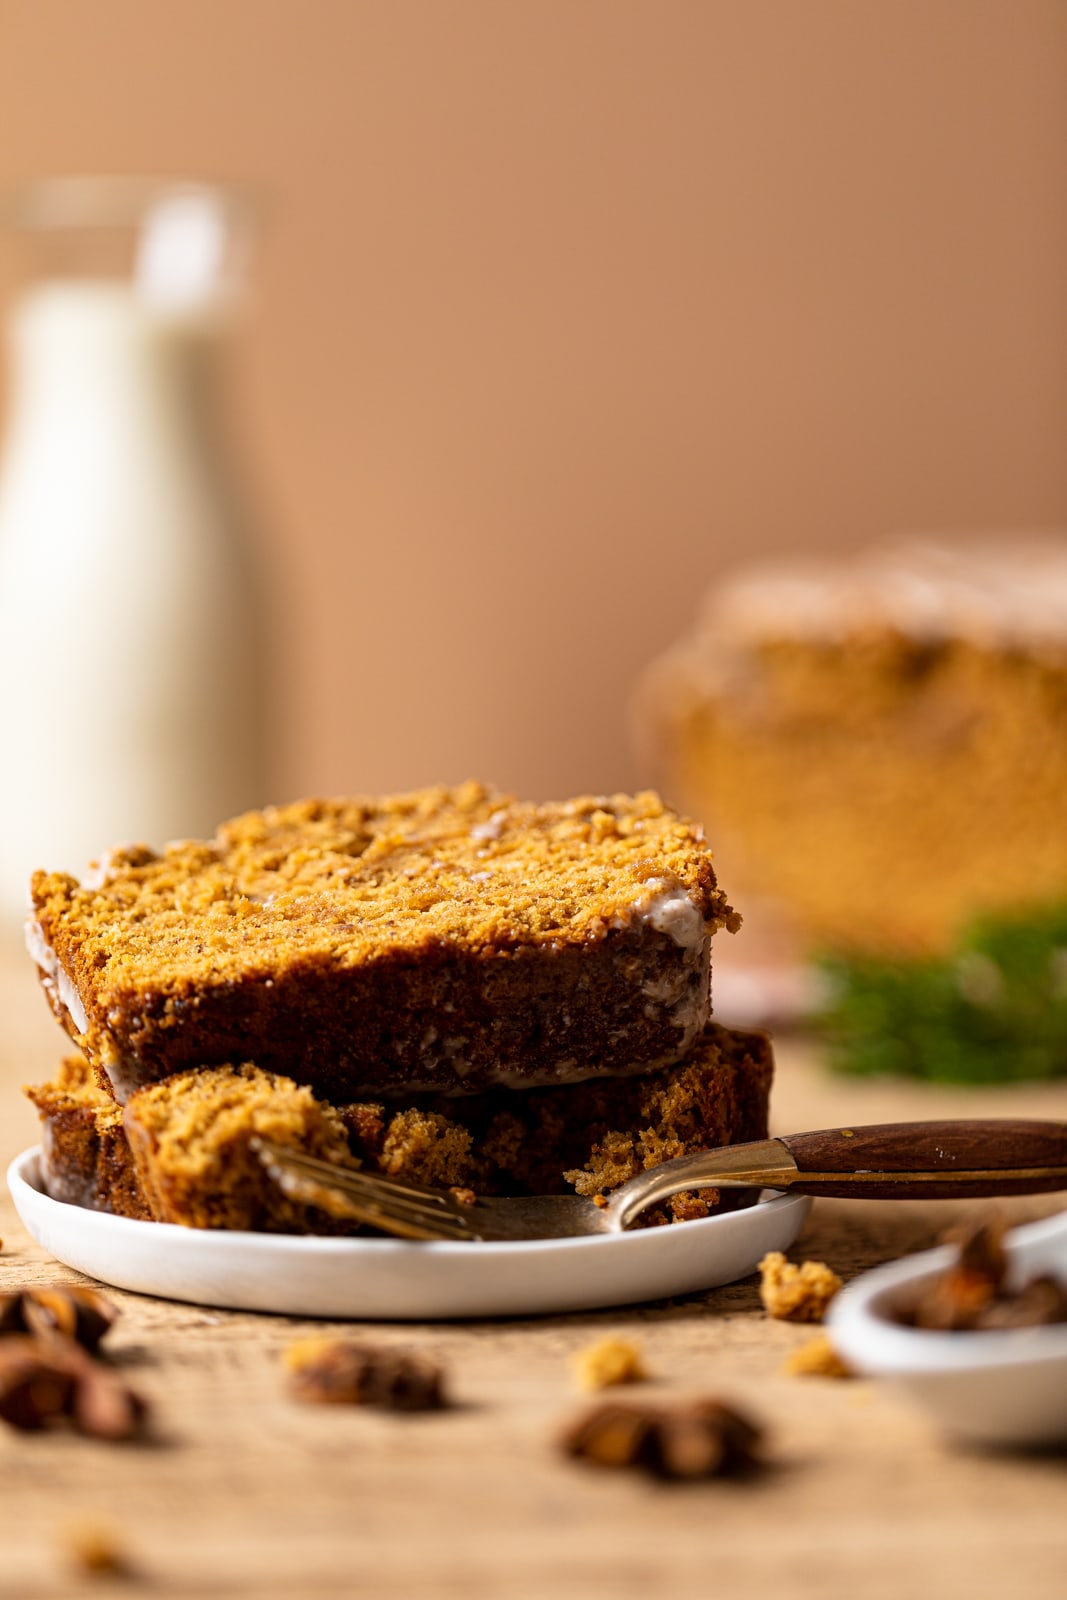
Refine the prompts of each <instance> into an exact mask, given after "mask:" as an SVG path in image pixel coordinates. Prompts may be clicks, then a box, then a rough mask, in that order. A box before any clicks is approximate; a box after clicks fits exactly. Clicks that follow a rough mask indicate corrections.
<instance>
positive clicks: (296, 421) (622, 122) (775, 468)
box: [0, 0, 1067, 797]
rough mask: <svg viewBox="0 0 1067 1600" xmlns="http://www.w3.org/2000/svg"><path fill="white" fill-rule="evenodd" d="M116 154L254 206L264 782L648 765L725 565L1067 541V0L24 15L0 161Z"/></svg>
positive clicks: (132, 6)
mask: <svg viewBox="0 0 1067 1600" xmlns="http://www.w3.org/2000/svg"><path fill="white" fill-rule="evenodd" d="M116 170H117V171H131V170H132V171H140V172H160V173H174V174H183V175H204V176H216V177H230V178H240V179H244V180H250V181H251V182H252V183H253V184H255V185H257V186H258V187H259V188H260V189H261V190H262V191H263V192H264V194H265V195H266V196H267V199H268V202H269V213H270V223H269V229H268V232H267V235H266V237H265V239H264V241H263V247H262V255H261V260H260V265H259V274H258V304H257V308H256V314H255V317H254V320H253V321H252V323H251V325H250V326H249V327H248V329H247V331H246V333H245V334H244V336H243V338H242V340H241V342H240V345H239V347H238V348H237V349H236V350H235V353H234V356H235V359H234V366H233V373H232V380H233V381H232V402H233V410H234V426H235V429H236V431H237V435H238V439H239V445H240V449H241V453H242V456H243V458H244V461H245V466H246V470H247V474H248V476H249V479H250V481H251V483H252V486H253V488H254V491H255V494H256V496H257V499H258V502H259V505H260V508H261V513H262V527H263V544H264V553H265V557H266V558H267V559H268V560H269V563H270V566H271V569H272V572H273V575H274V579H275V587H276V594H277V596H278V597H279V598H278V611H277V615H276V619H275V636H276V642H277V646H278V649H279V651H280V654H281V659H282V661H283V663H284V669H285V683H284V687H283V689H282V690H281V691H280V692H279V695H278V732H279V744H280V767H279V772H278V776H277V781H276V789H277V794H278V796H279V797H283V796H285V795H289V794H292V793H295V792H299V791H308V790H314V789H324V790H341V789H345V788H356V789H363V788H366V789H375V788H392V787H397V786H404V785H409V784H416V783H420V782H426V781H433V780H436V779H439V778H459V777H461V776H463V775H465V774H468V773H477V774H484V775H486V776H489V777H492V778H494V779H495V780H496V781H497V782H499V783H502V784H504V785H507V786H514V787H516V788H518V789H519V790H521V791H523V792H526V793H529V794H531V795H538V796H548V795H550V794H553V793H562V792H564V791H571V790H577V789H583V788H588V787H592V788H598V789H599V788H610V787H614V786H617V785H628V784H630V783H632V782H634V781H635V780H636V779H638V778H639V776H640V774H639V773H638V772H637V770H636V767H635V763H634V759H633V757H632V755H631V753H630V751H629V749H628V745H627V737H626V728H625V705H626V699H627V695H628V693H629V690H630V688H631V685H632V683H633V680H634V678H635V675H636V674H637V672H638V670H639V669H640V667H641V665H642V663H643V662H644V661H646V660H647V659H648V658H649V657H650V656H651V655H652V654H653V653H655V652H656V651H657V650H658V649H659V648H660V647H661V646H662V645H663V644H664V643H665V642H666V641H667V640H668V639H670V638H671V637H672V636H673V635H674V634H675V633H676V632H677V631H678V630H679V629H680V628H681V627H682V626H683V625H684V624H685V623H686V621H687V620H688V619H689V618H690V616H691V615H692V613H693V610H694V608H695V604H696V601H697V597H698V594H699V591H700V589H701V588H702V586H703V585H704V584H705V582H706V580H707V579H708V578H709V577H710V576H711V575H712V574H713V573H714V572H715V571H717V570H719V569H720V568H721V567H722V565H723V564H724V563H725V562H726V561H728V560H731V559H733V558H736V557H737V556H739V555H747V554H749V553H754V552H760V551H769V550H781V549H787V548H792V547H795V546H799V545H803V544H814V545H817V546H821V547H841V546H844V545H847V544H851V543H854V542H862V541H866V540H870V539H876V538H879V537H881V536H883V535H884V534H886V533H889V532H892V531H894V530H897V529H901V528H906V529H916V528H921V529H938V530H952V529H957V530H958V529H965V528H969V527H974V526H980V527H983V528H988V527H996V526H1004V525H1007V526H1018V525H1022V524H1034V523H1036V524H1051V523H1060V524H1063V523H1067V4H1064V3H1063V0H881V3H876V0H743V3H739V0H380V3H372V0H183V3H182V4H181V5H177V4H171V3H167V4H163V3H161V0H91V3H90V0H0V182H5V183H6V182H9V181H12V180H16V179H23V178H26V177H32V176H40V175H47V174H53V173H57V172H87V171H88V172H91V171H116ZM0 287H2V285H0Z"/></svg>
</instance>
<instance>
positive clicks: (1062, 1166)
mask: <svg viewBox="0 0 1067 1600" xmlns="http://www.w3.org/2000/svg"><path fill="white" fill-rule="evenodd" d="M779 1142H780V1143H781V1144H783V1145H785V1147H786V1149H787V1150H788V1151H789V1153H790V1155H791V1156H792V1157H793V1160H794V1161H795V1162H796V1164H797V1168H798V1170H799V1176H798V1177H797V1178H796V1179H794V1180H793V1181H792V1182H791V1183H790V1184H789V1188H790V1190H791V1191H793V1192H795V1193H800V1194H804V1193H807V1192H810V1193H812V1194H825V1195H838V1196H845V1197H850V1198H855V1197H859V1196H862V1197H864V1198H868V1199H872V1200H876V1199H915V1200H926V1199H934V1198H943V1199H950V1198H951V1199H961V1200H965V1199H984V1198H987V1197H989V1196H992V1195H1008V1194H1047V1193H1052V1192H1054V1191H1055V1190H1057V1189H1067V1122H1037V1121H1023V1120H1017V1119H1007V1118H1005V1119H1003V1120H997V1119H989V1120H984V1121H952V1122H906V1123H904V1122H896V1123H894V1122H886V1123H874V1124H872V1125H869V1126H867V1127H856V1128H849V1127H838V1128H824V1129H822V1130H821V1131H819V1132H817V1133H796V1134H789V1135H787V1136H786V1137H785V1138H782V1139H781V1140H780V1141H779ZM835 1174H840V1182H835V1181H834V1175H835ZM806 1180H807V1181H806Z"/></svg>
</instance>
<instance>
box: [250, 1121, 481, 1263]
mask: <svg viewBox="0 0 1067 1600" xmlns="http://www.w3.org/2000/svg"><path fill="white" fill-rule="evenodd" d="M253 1147H254V1149H255V1151H256V1154H257V1155H258V1156H259V1158H260V1160H261V1161H262V1162H263V1165H264V1166H265V1168H266V1170H267V1172H268V1173H269V1174H270V1176H271V1177H272V1178H273V1179H274V1181H275V1182H276V1183H277V1184H278V1185H279V1186H280V1187H281V1188H282V1189H283V1190H284V1191H285V1193H287V1194H288V1195H290V1196H291V1198H293V1199H296V1200H300V1201H302V1202H303V1203H305V1204H309V1205H317V1206H319V1207H320V1208H321V1209H323V1210H325V1211H328V1212H330V1213H331V1214H332V1215H334V1216H343V1217H348V1218H351V1219H352V1220H354V1221H357V1222H365V1223H369V1224H370V1225H371V1226H373V1227H377V1228H382V1229H384V1230H385V1231H386V1232H387V1233H395V1234H398V1235H399V1236H400V1237H402V1238H407V1239H455V1240H460V1241H464V1242H465V1241H468V1240H481V1239H483V1238H484V1237H485V1235H484V1234H483V1233H482V1232H481V1231H480V1230H479V1229H478V1228H477V1227H476V1226H475V1225H474V1223H473V1221H472V1220H471V1219H469V1218H468V1217H467V1216H466V1215H465V1214H464V1210H463V1208H461V1207H460V1206H459V1204H458V1203H457V1202H456V1201H454V1200H453V1199H452V1197H451V1196H450V1195H447V1194H442V1193H440V1192H438V1191H435V1190H421V1189H418V1188H416V1187H414V1186H408V1185H405V1184H396V1183H394V1182H393V1181H392V1180H391V1179H389V1178H383V1177H378V1176H374V1175H371V1174H369V1173H363V1172H360V1171H358V1170H356V1169H352V1170H349V1169H348V1168H345V1167H335V1166H332V1165H331V1164H330V1163H329V1162H325V1161H319V1160H318V1159H316V1158H315V1157H314V1156H306V1155H304V1154H303V1153H302V1152H300V1151H296V1150H293V1149H290V1148H289V1147H288V1146H284V1145H276V1144H274V1143H273V1142H272V1141H270V1140H268V1139H262V1138H257V1139H255V1140H254V1141H253Z"/></svg>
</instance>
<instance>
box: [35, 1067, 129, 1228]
mask: <svg viewBox="0 0 1067 1600" xmlns="http://www.w3.org/2000/svg"><path fill="white" fill-rule="evenodd" d="M26 1094H27V1095H28V1097H29V1099H30V1100H32V1102H33V1104H34V1105H35V1106H36V1108H37V1111H38V1113H39V1115H40V1118H41V1140H42V1178H43V1180H44V1184H45V1188H46V1190H47V1192H48V1193H49V1194H50V1195H51V1196H52V1197H53V1199H56V1200H66V1201H69V1202H71V1203H73V1204H75V1205H83V1206H88V1207H89V1208H90V1209H91V1210H94V1211H112V1212H114V1213H115V1214H116V1215H117V1216H120V1217H137V1218H141V1219H145V1218H147V1217H149V1216H150V1215H151V1213H150V1211H149V1210H148V1207H147V1205H146V1203H145V1201H144V1198H143V1195H142V1193H141V1190H140V1187H139V1184H138V1181H137V1173H136V1171H135V1168H134V1165H133V1158H132V1156H131V1154H130V1148H129V1145H128V1143H127V1141H126V1135H125V1133H124V1131H123V1126H122V1107H121V1106H120V1105H117V1104H116V1103H115V1101H114V1100H113V1099H112V1098H111V1096H110V1095H108V1094H107V1093H105V1091H104V1090H103V1089H102V1088H101V1087H100V1086H99V1084H98V1083H97V1081H96V1078H95V1075H94V1073H93V1071H92V1068H91V1067H90V1066H89V1063H88V1062H87V1061H86V1060H85V1058H84V1057H83V1056H68V1057H66V1058H65V1059H64V1061H63V1062H62V1063H61V1064H60V1067H59V1070H58V1072H57V1074H56V1077H55V1079H54V1081H53V1082H51V1083H46V1084H40V1085H36V1086H32V1087H28V1088H27V1089H26Z"/></svg>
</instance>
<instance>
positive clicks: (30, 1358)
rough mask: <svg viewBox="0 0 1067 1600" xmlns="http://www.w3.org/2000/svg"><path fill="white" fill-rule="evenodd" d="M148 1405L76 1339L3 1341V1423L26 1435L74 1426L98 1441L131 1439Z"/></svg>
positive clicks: (11, 1336) (14, 1337) (0, 1363)
mask: <svg viewBox="0 0 1067 1600" xmlns="http://www.w3.org/2000/svg"><path fill="white" fill-rule="evenodd" d="M146 1416H147V1406H146V1405H145V1402H144V1400H143V1399H142V1398H141V1396H140V1395H138V1394H137V1393H136V1392H135V1391H134V1390H133V1389H131V1388H129V1387H128V1385H127V1384H126V1383H124V1382H123V1380H122V1379H121V1378H120V1377H119V1375H118V1374H117V1373H115V1372H112V1371H111V1370H110V1368H108V1367H105V1366H104V1365H103V1364H102V1363H101V1362H99V1361H94V1360H93V1358H92V1356H90V1355H89V1354H88V1353H87V1352H86V1351H85V1350H83V1349H82V1348H81V1347H80V1346H79V1345H77V1344H75V1343H74V1341H73V1340H72V1339H68V1338H66V1337H65V1336H64V1335H61V1334H51V1335H48V1336H45V1337H40V1336H36V1335H33V1334H26V1333H12V1334H8V1335H7V1336H6V1337H5V1338H3V1339H0V1419H2V1420H3V1421H4V1422H7V1423H9V1424H10V1425H11V1426H12V1427H13V1428H19V1429H21V1430H22V1431H23V1432H35V1431H38V1430H39V1429H42V1428H50V1427H55V1426H57V1425H58V1424H61V1423H70V1424H71V1425H72V1426H74V1427H75V1428H77V1429H78V1430H79V1432H81V1433H87V1434H90V1435H91V1436H92V1437H93V1438H96V1439H129V1438H132V1437H133V1435H134V1434H136V1433H138V1432H139V1431H140V1429H141V1426H142V1424H143V1422H144V1419H145V1417H146Z"/></svg>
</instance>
